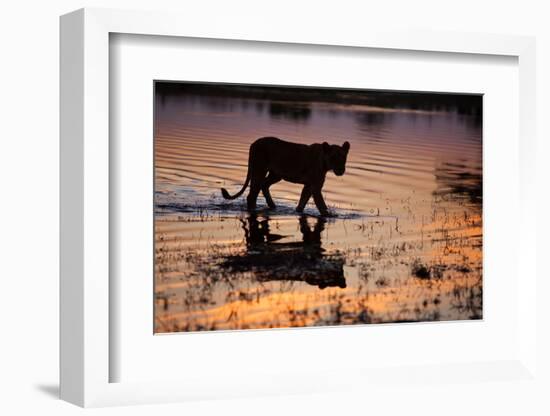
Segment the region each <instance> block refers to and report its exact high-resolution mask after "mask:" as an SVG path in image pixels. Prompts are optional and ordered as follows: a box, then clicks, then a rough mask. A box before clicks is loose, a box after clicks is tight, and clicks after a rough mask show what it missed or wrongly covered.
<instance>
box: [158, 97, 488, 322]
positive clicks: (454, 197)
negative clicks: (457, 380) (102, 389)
mask: <svg viewBox="0 0 550 416" xmlns="http://www.w3.org/2000/svg"><path fill="white" fill-rule="evenodd" d="M281 108H282V109H283V110H281ZM304 108H306V109H307V111H303V109H304ZM274 109H275V110H274ZM155 112H156V119H155V189H156V190H155V203H156V215H155V331H156V332H177V331H197V330H212V329H245V328H269V327H288V326H311V325H340V324H356V323H378V322H402V321H425V320H461V319H479V318H481V316H482V209H481V208H482V207H481V203H482V197H481V178H482V176H481V174H482V166H481V165H482V162H481V159H482V157H481V156H482V140H481V125H480V123H479V120H477V119H476V118H475V117H474V116H471V115H466V114H461V113H459V112H458V111H456V110H453V109H449V108H447V109H446V110H442V109H428V110H427V109H423V110H418V109H416V110H413V109H410V108H409V109H407V108H400V109H392V108H382V107H369V106H366V105H359V104H354V105H343V104H338V103H329V102H309V103H296V102H292V103H290V102H285V101H278V102H274V101H269V100H259V99H239V98H230V97H215V96H209V97H204V96H198V95H189V94H187V95H181V94H180V95H178V94H174V95H170V94H168V95H157V98H156V102H155ZM262 136H276V137H280V138H283V139H286V140H289V141H293V142H297V143H306V144H310V143H315V142H322V141H328V142H329V143H334V144H342V143H343V142H344V141H345V140H347V141H349V142H350V143H351V149H350V153H349V156H348V162H347V169H346V173H345V175H344V176H342V177H336V176H335V175H334V174H333V173H329V174H328V175H327V180H326V182H325V185H324V188H323V194H324V197H325V200H326V202H327V204H328V205H329V208H331V209H332V210H333V211H334V212H335V213H336V214H337V217H335V218H329V219H326V220H325V219H322V218H319V217H318V216H317V215H318V213H317V210H316V208H315V206H314V205H313V203H312V201H310V204H309V205H308V207H307V208H306V214H307V215H306V216H303V217H301V216H299V215H297V214H295V213H294V211H293V210H294V207H295V206H296V204H297V203H298V200H299V196H300V191H301V188H300V186H299V185H295V184H291V183H287V182H279V183H277V184H275V185H273V186H272V188H271V194H272V196H273V199H274V200H275V202H276V203H277V205H278V208H277V209H276V210H275V211H268V210H266V209H263V208H264V207H265V201H264V200H263V198H262V196H261V195H260V197H259V198H258V204H259V212H258V213H256V214H250V213H248V212H247V211H246V210H245V200H244V197H245V196H246V193H245V194H244V195H243V197H241V198H239V199H237V200H235V201H225V200H223V198H222V197H221V193H220V187H222V186H223V187H226V188H227V189H228V190H229V192H230V193H235V192H236V191H237V190H239V189H240V187H241V186H242V184H243V182H244V179H245V177H246V169H247V158H248V148H249V145H250V144H251V143H252V142H253V141H254V140H255V139H256V138H259V137H262ZM263 206H264V207H263Z"/></svg>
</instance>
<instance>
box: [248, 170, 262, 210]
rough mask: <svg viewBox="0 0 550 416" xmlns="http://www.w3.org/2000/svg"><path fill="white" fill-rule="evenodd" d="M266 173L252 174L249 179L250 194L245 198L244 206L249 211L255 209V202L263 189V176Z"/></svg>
mask: <svg viewBox="0 0 550 416" xmlns="http://www.w3.org/2000/svg"><path fill="white" fill-rule="evenodd" d="M266 174H267V171H263V170H262V171H258V172H254V173H253V174H252V178H250V192H249V193H248V196H247V197H246V205H247V208H248V210H249V211H252V210H255V209H256V200H257V199H258V194H259V193H260V190H261V189H262V187H263V184H264V181H265V175H266Z"/></svg>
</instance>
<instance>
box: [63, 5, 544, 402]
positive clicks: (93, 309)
mask: <svg viewBox="0 0 550 416" xmlns="http://www.w3.org/2000/svg"><path fill="white" fill-rule="evenodd" d="M113 33H124V34H137V35H155V36H171V37H191V38H207V39H226V40H239V41H243V40H245V41H255V42H279V43H281V44H283V45H284V44H308V45H333V46H335V47H356V48H382V49H389V50H410V51H431V52H438V53H459V54H483V55H505V56H512V57H516V58H517V59H518V65H519V115H518V116H519V137H520V153H519V164H520V178H519V179H518V181H519V185H520V200H519V201H518V204H520V205H519V212H520V213H523V214H525V215H520V217H519V219H518V221H519V222H520V224H519V226H518V229H519V235H518V242H517V246H516V247H517V255H518V269H517V270H516V273H519V270H521V271H522V279H521V281H520V284H519V285H518V293H517V315H516V319H517V320H518V322H521V323H522V325H520V326H519V334H518V340H519V345H518V347H517V354H515V355H514V356H510V357H509V359H506V360H499V361H498V362H497V361H494V362H491V361H489V362H487V361H482V362H472V363H467V364H464V363H462V364H460V365H459V364H456V363H441V364H440V365H422V363H419V364H418V366H417V367H415V374H416V376H415V377H416V378H417V379H419V380H421V381H422V382H426V380H428V382H429V380H432V382H433V380H439V378H438V377H440V376H441V377H443V378H445V377H447V378H448V379H451V378H454V379H456V378H459V379H461V380H463V381H465V382H467V381H471V382H478V383H479V382H480V381H481V380H485V379H490V380H495V379H496V380H498V379H499V378H501V379H503V380H517V381H518V382H521V381H525V380H531V382H534V383H536V382H537V380H538V379H537V361H536V347H537V338H536V318H537V309H536V302H535V298H536V295H535V294H536V292H535V290H536V289H535V288H536V279H537V272H536V269H535V264H536V259H535V252H536V250H534V249H533V247H534V244H535V243H534V241H535V240H536V236H535V230H536V217H535V216H534V215H532V213H533V212H535V209H534V204H535V202H534V201H535V198H534V193H535V190H534V187H533V178H534V174H535V173H534V168H535V163H534V161H535V150H534V143H535V139H536V136H535V134H536V132H535V121H536V120H535V119H534V117H535V114H536V111H535V90H536V84H535V40H534V39H533V38H530V37H519V36H508V35H488V34H467V33H433V32H420V31H418V32H411V31H407V32H398V31H395V30H387V31H384V30H383V29H380V28H376V27H370V28H367V29H365V28H352V27H350V28H349V30H348V31H344V32H342V31H340V32H338V33H328V32H327V31H326V30H325V28H323V27H322V26H315V24H314V23H311V24H310V25H308V30H307V31H304V30H303V27H297V26H296V27H295V26H292V25H290V26H288V27H285V30H284V31H281V30H280V26H279V25H278V24H276V23H273V24H272V25H269V24H267V25H266V24H265V22H262V24H261V25H259V24H256V23H254V22H253V21H250V22H246V21H245V20H243V21H242V22H240V23H239V25H235V24H234V22H231V21H226V20H223V19H222V20H219V21H216V22H215V24H213V25H208V26H205V25H203V24H202V22H201V21H200V20H196V19H193V18H192V17H190V16H185V15H178V14H169V13H151V12H134V11H131V12H130V11H118V10H107V9H82V10H78V11H75V12H73V13H70V14H68V15H65V16H63V17H62V18H61V129H60V130H61V158H60V159H61V235H60V238H61V282H60V286H61V311H60V312H61V313H60V316H61V339H60V348H61V351H60V354H61V355H60V360H61V389H60V394H61V398H62V399H64V400H67V401H69V402H72V403H75V404H78V405H80V406H86V407H87V406H106V405H118V404H137V403H158V402H173V401H184V400H193V399H200V398H203V399H204V398H214V397H239V396H241V397H242V396H245V397H249V396H255V395H262V394H282V393H302V392H303V393H307V392H321V391H334V390H336V391H338V390H340V389H342V388H344V389H347V388H348V387H349V388H351V387H350V386H351V385H354V386H356V387H360V386H366V385H373V384H374V383H377V382H379V381H380V380H382V381H383V383H392V381H391V380H392V378H394V377H402V376H403V374H402V373H403V372H400V371H399V370H398V369H391V368H379V369H372V368H371V369H369V371H368V372H365V371H361V369H360V368H358V369H349V368H341V369H337V370H333V371H334V373H331V374H327V375H328V376H329V377H326V379H325V380H323V381H320V380H319V378H318V377H319V375H318V374H298V375H296V374H294V375H292V382H289V377H288V375H286V376H285V374H279V375H277V376H274V375H270V376H269V377H265V379H263V380H250V381H246V380H238V382H236V383H233V384H232V385H231V386H229V387H228V386H227V383H226V382H227V380H225V379H223V377H222V378H221V380H220V381H219V382H217V383H213V382H212V380H208V379H200V378H199V379H197V378H189V379H187V380H185V379H184V380H183V381H174V382H171V381H166V382H164V381H161V382H158V381H157V382H143V383H124V382H118V383H113V382H110V372H109V368H110V363H111V362H112V361H113V360H115V359H116V358H117V357H115V356H114V355H113V352H112V351H111V350H110V348H109V345H110V342H109V337H110V334H109V322H110V313H109V309H110V307H111V308H112V307H113V305H110V302H112V299H111V298H110V297H109V290H110V285H109V275H110V264H111V263H110V259H109V227H110V221H111V218H110V214H109V212H110V211H109V184H110V176H109V170H110V163H112V161H110V159H109V81H110V80H109V36H110V34H113ZM111 168H112V166H111ZM210 336H211V337H215V336H217V335H216V334H212V335H210ZM405 372H407V371H405ZM409 372H410V371H409ZM441 374H443V375H441ZM472 374H478V375H479V374H482V376H481V377H472V376H471V375H472ZM335 375H336V377H335ZM341 379H347V380H352V381H350V382H349V383H346V384H342V383H341V382H338V381H332V380H341Z"/></svg>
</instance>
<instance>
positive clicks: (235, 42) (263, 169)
mask: <svg viewBox="0 0 550 416" xmlns="http://www.w3.org/2000/svg"><path fill="white" fill-rule="evenodd" d="M199 20H200V19H199ZM242 23H243V25H241V26H239V27H240V28H241V29H240V32H239V33H236V32H235V31H234V27H235V26H234V23H231V22H225V23H224V22H223V21H220V22H219V24H216V25H211V26H209V27H208V28H206V27H205V26H204V25H201V24H200V23H199V22H198V21H194V20H193V19H192V18H191V17H190V16H179V15H171V14H164V13H145V12H127V11H113V10H96V9H92V10H90V9H85V10H80V11H76V12H74V13H71V14H69V15H66V16H63V17H62V18H61V84H62V85H61V114H62V119H61V251H62V258H61V396H62V398H63V399H65V400H68V401H70V402H73V403H76V404H78V405H81V406H105V405H113V404H137V403H158V402H166V401H184V400H195V399H207V398H224V397H227V398H230V397H254V396H259V395H266V394H267V395H269V394H300V393H319V392H331V391H342V390H344V391H352V392H353V391H361V390H362V389H364V388H365V387H367V386H368V388H369V389H371V390H370V391H373V392H374V391H376V392H378V391H379V392H383V391H384V387H383V386H384V385H386V386H387V385H388V384H390V385H391V386H392V388H395V389H396V391H397V390H399V391H401V390H406V389H407V388H408V387H407V386H409V387H410V386H411V385H413V384H414V385H415V386H416V387H418V388H419V389H428V388H429V385H430V383H434V382H436V383H440V384H441V385H445V383H450V382H455V381H456V380H461V381H463V382H464V383H471V384H472V385H477V386H479V385H481V382H500V381H503V380H506V381H509V382H511V383H515V382H517V383H521V382H525V381H526V380H529V383H535V384H536V383H538V381H537V379H536V378H535V377H534V374H535V373H534V371H535V369H536V362H535V361H534V357H535V354H534V351H535V349H536V342H537V340H536V324H535V322H536V319H535V318H536V303H535V302H533V299H534V295H533V294H534V290H535V282H536V271H535V269H534V264H535V262H534V261H533V256H534V250H532V249H530V247H531V248H532V245H533V244H534V242H533V241H534V237H533V233H534V229H535V226H534V224H535V223H536V220H535V218H534V217H533V216H532V215H524V214H525V213H526V212H531V209H530V208H531V205H532V204H533V199H531V198H530V195H532V192H533V189H532V187H531V185H530V179H531V178H532V175H533V172H534V171H533V166H534V164H533V161H534V151H533V147H532V146H533V140H534V134H535V133H534V130H533V129H534V127H533V124H534V123H533V122H532V121H533V117H534V114H535V112H534V111H533V109H534V107H535V101H534V91H535V80H534V77H533V76H532V75H533V71H534V41H533V39H531V38H524V37H516V36H505V35H502V36H501V35H499V36H493V35H482V34H452V33H441V34H437V36H435V35H434V34H433V33H431V34H429V36H428V35H427V34H426V33H423V32H407V33H406V34H404V33H398V32H394V31H385V30H383V29H382V28H380V27H374V26H373V27H372V28H369V29H361V30H360V31H356V30H353V29H350V30H349V32H347V31H342V32H340V33H338V34H335V33H333V34H327V33H326V31H325V30H324V29H323V27H322V26H318V25H315V24H314V23H312V24H311V28H310V29H311V30H308V31H307V34H304V32H303V30H302V29H301V28H299V27H294V26H292V25H290V26H289V27H288V28H287V29H288V30H285V31H284V32H281V31H280V30H278V29H277V27H275V26H271V25H263V26H262V27H261V28H260V27H258V26H256V25H255V24H254V23H253V22H250V23H247V22H246V19H244V18H243V20H242ZM357 30H358V29H357ZM518 149H519V152H518ZM503 184H507V185H508V187H507V191H506V192H499V189H501V187H502V185H503ZM503 207H506V209H503ZM510 218H514V221H510ZM504 259H505V261H503V260H504ZM520 270H521V271H522V272H521V279H520V272H519V271H520ZM520 323H521V324H520ZM396 380H399V383H396ZM448 393H449V394H450V393H451V391H450V389H449V391H448ZM381 394H382V393H381Z"/></svg>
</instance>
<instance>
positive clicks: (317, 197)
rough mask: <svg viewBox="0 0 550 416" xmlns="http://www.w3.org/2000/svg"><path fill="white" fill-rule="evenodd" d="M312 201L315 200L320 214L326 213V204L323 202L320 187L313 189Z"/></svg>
mask: <svg viewBox="0 0 550 416" xmlns="http://www.w3.org/2000/svg"><path fill="white" fill-rule="evenodd" d="M313 201H315V205H316V206H317V209H318V210H319V212H320V213H321V215H328V208H327V204H325V200H324V199H323V195H322V194H321V189H314V190H313Z"/></svg>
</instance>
